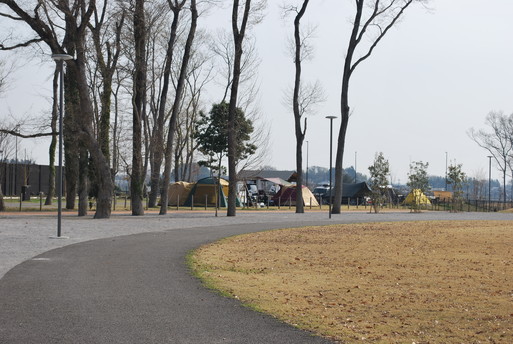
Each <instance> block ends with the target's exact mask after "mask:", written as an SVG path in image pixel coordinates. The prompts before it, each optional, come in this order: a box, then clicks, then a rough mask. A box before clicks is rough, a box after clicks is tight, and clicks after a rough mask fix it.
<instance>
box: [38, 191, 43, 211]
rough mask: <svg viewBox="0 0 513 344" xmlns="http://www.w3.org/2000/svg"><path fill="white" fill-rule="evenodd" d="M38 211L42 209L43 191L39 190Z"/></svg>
mask: <svg viewBox="0 0 513 344" xmlns="http://www.w3.org/2000/svg"><path fill="white" fill-rule="evenodd" d="M39 211H43V193H42V192H39Z"/></svg>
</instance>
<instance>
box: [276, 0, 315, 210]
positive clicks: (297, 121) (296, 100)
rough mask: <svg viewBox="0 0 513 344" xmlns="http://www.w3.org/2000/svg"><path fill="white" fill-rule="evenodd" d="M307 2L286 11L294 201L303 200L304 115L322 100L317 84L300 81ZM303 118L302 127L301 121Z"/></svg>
mask: <svg viewBox="0 0 513 344" xmlns="http://www.w3.org/2000/svg"><path fill="white" fill-rule="evenodd" d="M308 3H309V0H303V2H302V5H301V7H299V8H298V7H296V6H290V7H287V8H286V9H285V10H286V11H292V12H295V13H296V15H295V17H294V48H293V51H294V53H293V56H294V66H295V75H294V88H293V92H292V104H291V105H292V111H293V114H294V128H295V134H296V173H297V181H296V200H302V199H303V142H304V139H305V135H306V129H307V118H306V116H305V115H306V114H307V113H308V112H310V111H311V110H312V106H313V105H315V104H317V103H319V102H321V101H322V100H323V97H322V90H321V88H320V84H319V83H315V84H309V85H307V86H306V87H305V85H304V82H303V81H302V79H301V77H302V76H301V72H302V62H303V60H304V59H305V58H307V57H309V56H310V54H311V49H310V48H309V46H308V45H307V39H308V38H309V37H310V36H311V34H312V32H313V31H311V30H307V31H306V34H305V33H302V32H301V29H300V26H301V19H302V18H303V16H304V14H305V12H306V10H307V7H308ZM303 118H304V125H303V126H302V125H301V121H302V119H303ZM304 211H305V210H304V204H303V202H302V201H297V202H296V213H304Z"/></svg>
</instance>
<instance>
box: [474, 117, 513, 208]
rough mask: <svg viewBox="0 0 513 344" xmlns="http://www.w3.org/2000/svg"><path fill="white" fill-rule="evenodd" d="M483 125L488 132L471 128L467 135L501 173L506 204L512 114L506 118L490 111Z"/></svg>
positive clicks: (510, 158) (511, 151)
mask: <svg viewBox="0 0 513 344" xmlns="http://www.w3.org/2000/svg"><path fill="white" fill-rule="evenodd" d="M485 123H486V125H487V126H489V127H490V129H491V131H490V132H488V131H485V130H482V129H480V130H475V129H474V128H471V129H470V130H469V131H468V132H467V133H468V135H469V137H470V138H471V139H472V140H473V141H474V142H475V143H477V144H478V145H479V147H481V148H484V149H486V150H487V151H488V153H490V155H491V156H493V159H494V160H495V162H496V163H497V166H498V167H499V170H500V171H501V172H502V187H503V197H504V202H506V175H507V173H508V170H511V167H510V166H511V163H512V154H513V134H512V133H513V114H511V115H509V116H506V115H504V114H503V113H502V112H495V111H491V112H490V113H489V114H488V115H487V116H486V121H485Z"/></svg>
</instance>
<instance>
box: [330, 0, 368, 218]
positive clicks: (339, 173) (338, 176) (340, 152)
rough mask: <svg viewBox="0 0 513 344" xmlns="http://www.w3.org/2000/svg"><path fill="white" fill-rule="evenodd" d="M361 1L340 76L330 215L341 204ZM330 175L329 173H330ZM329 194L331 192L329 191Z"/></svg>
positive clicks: (361, 8) (337, 211)
mask: <svg viewBox="0 0 513 344" xmlns="http://www.w3.org/2000/svg"><path fill="white" fill-rule="evenodd" d="M362 11H363V1H359V2H357V8H356V16H355V20H354V23H353V30H352V32H351V37H350V39H349V45H348V48H347V54H346V57H345V60H344V71H343V75H342V91H341V96H340V114H341V122H340V130H339V133H338V142H337V156H336V158H335V196H334V198H333V205H332V211H331V212H332V213H333V214H340V206H341V203H342V188H343V174H344V170H343V160H344V149H345V144H346V132H347V125H348V123H349V81H350V79H351V74H352V72H353V69H352V63H353V62H352V61H353V55H354V52H355V49H356V47H357V45H358V31H359V29H360V22H361V18H362ZM330 173H331V171H330ZM330 192H331V190H330Z"/></svg>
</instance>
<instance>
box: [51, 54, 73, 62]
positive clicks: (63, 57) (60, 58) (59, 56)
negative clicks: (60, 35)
mask: <svg viewBox="0 0 513 344" xmlns="http://www.w3.org/2000/svg"><path fill="white" fill-rule="evenodd" d="M52 59H53V60H54V61H66V60H73V56H71V55H68V54H52Z"/></svg>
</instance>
